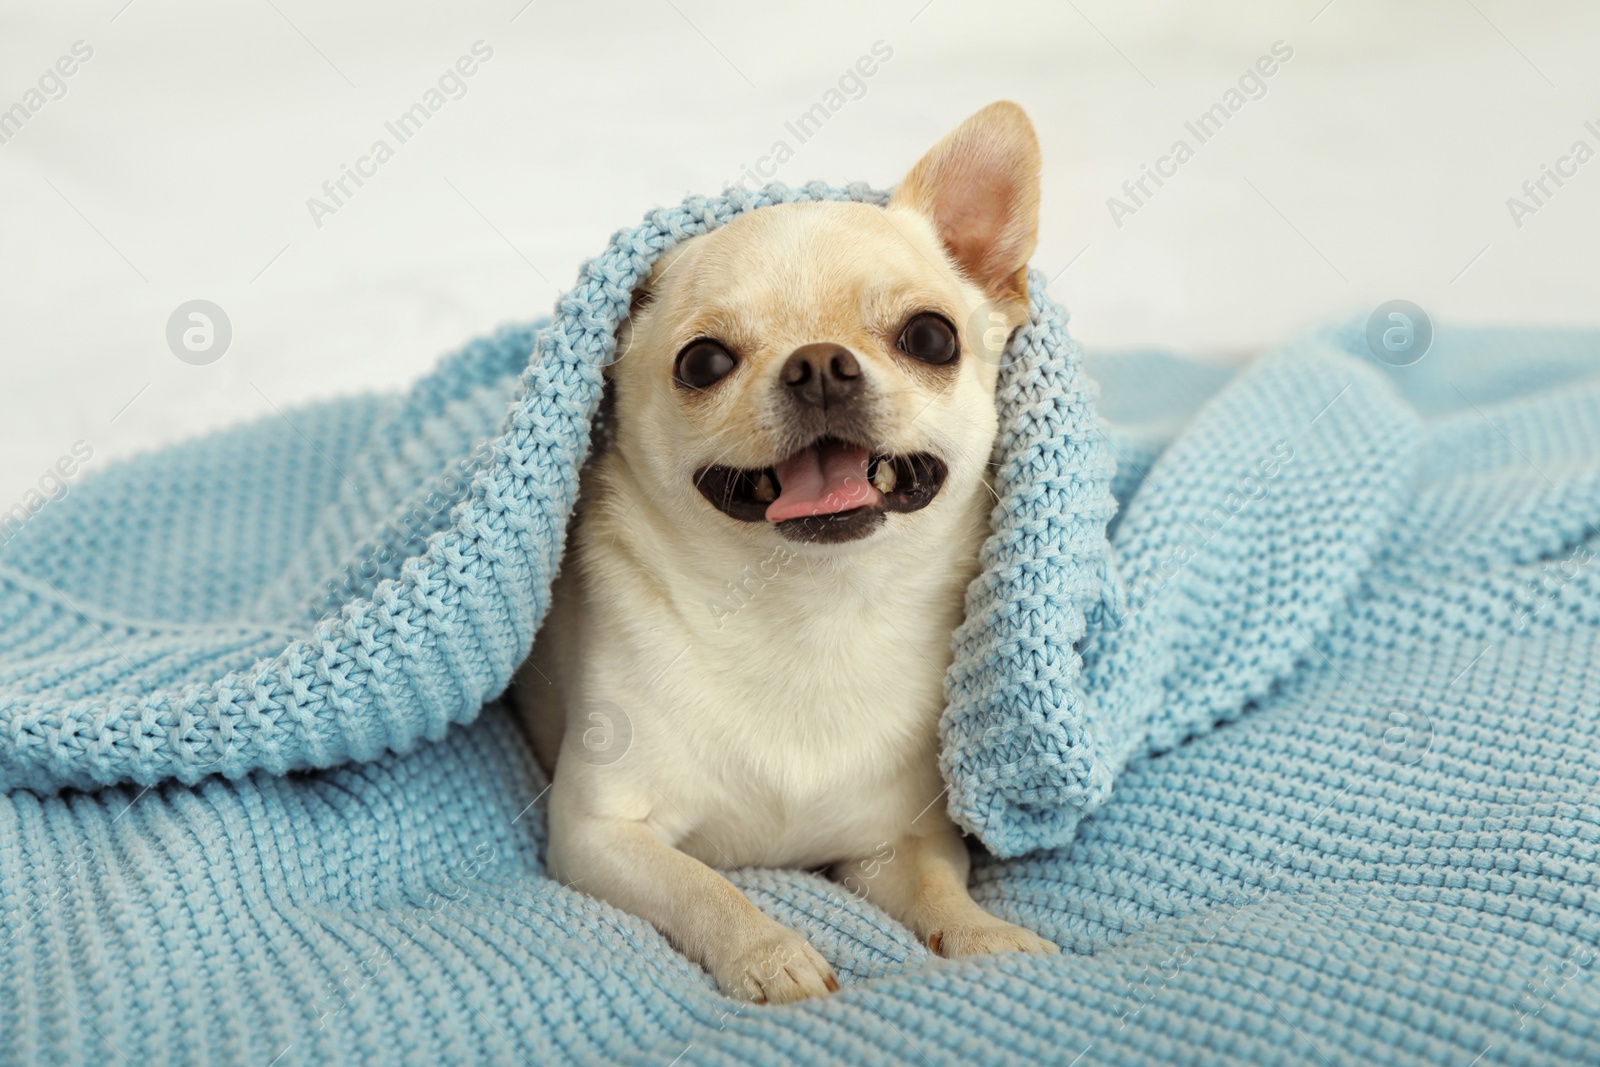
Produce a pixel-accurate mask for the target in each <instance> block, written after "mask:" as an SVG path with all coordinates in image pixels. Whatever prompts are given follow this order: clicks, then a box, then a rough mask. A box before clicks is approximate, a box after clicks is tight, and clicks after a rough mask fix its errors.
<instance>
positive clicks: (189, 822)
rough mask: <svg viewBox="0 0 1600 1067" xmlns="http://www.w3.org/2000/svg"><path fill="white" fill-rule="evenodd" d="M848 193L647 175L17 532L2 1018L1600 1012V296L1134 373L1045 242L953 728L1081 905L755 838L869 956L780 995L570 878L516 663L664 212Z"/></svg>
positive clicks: (1421, 1018) (374, 1051) (1160, 1040)
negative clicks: (992, 943) (869, 895)
mask: <svg viewBox="0 0 1600 1067" xmlns="http://www.w3.org/2000/svg"><path fill="white" fill-rule="evenodd" d="M807 199H857V200H866V201H868V202H872V203H882V202H883V198H882V196H881V194H877V193H874V192H872V191H870V190H867V189H865V188H862V187H851V188H849V189H833V188H827V187H823V186H820V185H813V186H808V187H806V188H804V189H788V188H783V187H779V186H773V187H769V188H768V189H766V190H764V191H763V192H761V193H759V194H744V193H742V192H739V191H733V192H730V193H729V194H727V195H726V196H724V197H721V198H712V199H701V198H695V199H691V200H689V201H687V202H685V203H684V205H683V206H681V207H679V208H674V209H664V210H659V211H656V212H653V213H652V214H650V215H649V216H648V217H647V218H646V220H645V221H644V223H643V224H641V225H640V226H637V227H635V228H633V229H630V230H624V231H621V232H619V233H618V234H617V235H616V236H615V237H614V238H613V240H612V241H611V244H610V246H609V247H608V248H607V250H606V252H605V253H604V254H603V255H602V256H601V257H599V258H598V259H596V260H594V261H592V262H590V263H589V264H587V265H586V266H585V268H584V270H583V272H582V274H581V277H580V279H579V281H578V284H577V285H576V286H575V287H574V288H573V289H572V290H571V291H570V292H568V293H567V294H566V295H564V296H563V297H562V298H561V300H560V301H559V303H558V304H557V307H556V311H555V316H554V318H553V319H552V320H550V321H549V322H548V323H539V324H535V325H533V326H527V327H517V328H508V329H504V330H501V331H500V332H498V333H496V334H495V335H493V336H491V337H488V338H485V339H481V340H477V341H474V342H472V343H471V344H468V345H467V346H466V347H465V348H463V349H462V350H461V351H460V352H458V353H456V354H455V355H453V356H451V357H450V358H449V359H447V360H446V361H445V362H444V363H443V364H442V365H441V366H440V368H439V369H438V370H437V371H436V372H435V373H434V374H432V375H431V376H429V377H428V378H426V379H424V380H423V381H421V382H420V383H418V384H417V385H416V386H415V387H414V388H412V389H411V390H410V391H408V392H407V393H406V394H404V395H403V396H379V397H363V398H355V399H348V400H342V401H335V402H330V403H324V404H320V405H314V406H311V407H308V408H305V409H302V410H298V411H294V412H291V413H289V414H287V415H286V416H284V417H278V416H273V417H271V418H268V419H266V420H264V421H262V422H259V423H256V424H253V425H248V426H244V427H241V428H238V429H235V430H231V431H227V432H223V433H218V434H213V435H210V436H208V437H206V438H203V439H201V440H197V441H193V442H190V443H188V444H186V445H183V446H180V447H175V448H171V449H168V450H165V451H162V452H159V453H156V454H153V455H149V456H146V457H143V458H140V459H137V460H134V461H130V462H126V463H123V464H121V465H120V466H117V467H116V468H114V469H113V470H110V471H107V472H106V473H105V474H104V475H102V476H100V477H98V478H93V479H89V480H88V481H86V482H84V483H82V484H81V485H78V486H76V487H74V488H73V489H72V491H71V493H70V495H69V496H67V497H65V498H64V499H61V500H58V501H53V502H50V503H48V504H47V505H46V506H45V507H44V508H42V509H41V510H40V511H39V512H38V513H37V514H36V515H34V516H33V517H32V518H31V520H30V521H28V522H27V523H26V525H24V526H22V528H21V529H20V530H17V531H16V532H15V536H14V537H12V538H11V539H10V540H9V542H8V543H7V544H5V546H4V547H3V548H0V788H3V789H4V791H5V793H4V798H3V800H0V1063H105V1062H114V1061H117V1060H126V1061H128V1062H131V1063H153V1064H154V1063H160V1064H168V1063H196V1064H200V1063H256V1064H262V1065H265V1064H269V1063H276V1064H280V1065H283V1067H288V1065H292V1064H297V1063H330V1064H331V1063H373V1064H385V1065H388V1064H397V1063H416V1064H429V1065H435V1064H453V1063H502V1062H503V1063H526V1062H550V1061H558V1060H559V1061H573V1062H595V1063H637V1064H655V1065H665V1064H668V1063H674V1062H677V1063H684V1064H688V1063H713V1062H715V1063H728V1064H735V1063H751V1062H756V1063H784V1062H851V1061H863V1062H906V1063H929V1064H933V1063H951V1064H955V1063H962V1064H965V1063H973V1062H990V1061H995V1060H1000V1059H1015V1060H1016V1061H1018V1062H1030V1063H1031V1062H1059V1063H1071V1062H1075V1061H1076V1057H1079V1056H1080V1055H1082V1056H1084V1057H1085V1058H1084V1062H1085V1063H1089V1062H1099V1063H1113V1062H1115V1063H1180V1062H1218V1063H1222V1062H1226V1063H1247V1062H1248V1063H1256V1062H1259V1063H1278V1062H1282V1063H1318V1062H1327V1063H1337V1064H1347V1063H1422V1062H1432V1063H1444V1064H1460V1065H1462V1067H1465V1065H1466V1064H1467V1063H1469V1062H1471V1061H1473V1058H1474V1057H1475V1056H1479V1055H1483V1056H1484V1062H1487V1063H1552V1064H1556V1063H1559V1064H1566V1063H1577V1062H1596V1060H1597V1059H1600V980H1597V979H1596V977H1595V976H1594V975H1593V974H1592V973H1591V968H1590V964H1591V962H1592V961H1593V959H1594V955H1595V952H1596V942H1597V940H1600V856H1597V848H1600V793H1597V792H1596V789H1597V785H1600V753H1597V752H1596V748H1597V746H1596V745H1595V742H1594V732H1595V731H1594V727H1595V723H1596V722H1597V720H1600V655H1597V653H1600V640H1597V637H1600V581H1597V578H1596V568H1595V567H1593V566H1591V565H1590V564H1591V563H1592V562H1593V552H1594V550H1595V531H1596V527H1597V526H1600V335H1597V334H1594V333H1580V332H1557V331H1540V332H1532V331H1511V330H1503V331H1496V330H1465V329H1449V328H1441V329H1440V331H1439V335H1438V337H1437V339H1436V340H1435V342H1434V344H1433V346H1432V350H1431V351H1428V352H1426V354H1425V355H1424V357H1423V358H1422V359H1420V360H1418V361H1416V362H1414V363H1411V364H1410V365H1408V366H1402V367H1391V366H1387V365H1385V364H1384V363H1382V362H1380V361H1378V360H1377V359H1375V358H1374V357H1373V356H1372V354H1371V353H1370V352H1369V351H1368V350H1367V346H1366V341H1365V338H1364V334H1363V331H1362V330H1361V328H1360V326H1359V324H1358V325H1355V326H1350V327H1335V328H1331V329H1328V330H1324V331H1321V332H1319V333H1316V334H1313V335H1311V336H1309V337H1307V338H1304V339H1302V340H1300V341H1297V342H1294V343H1291V344H1289V345H1287V346H1285V347H1283V348H1281V349H1278V350H1276V351H1273V352H1271V353H1269V354H1267V355H1265V356H1263V357H1261V358H1260V359H1258V360H1257V361H1255V362H1254V363H1253V364H1251V365H1250V366H1248V367H1247V368H1245V369H1243V370H1240V371H1238V372H1237V373H1232V372H1229V371H1226V370H1217V369H1207V368H1200V367H1195V366H1190V365H1185V364H1183V363H1181V362H1179V361H1176V360H1172V359H1169V358H1167V357H1163V356H1158V355H1140V356H1125V357H1119V358H1107V359H1103V360H1098V361H1094V362H1093V363H1092V364H1091V365H1090V367H1089V371H1088V373H1086V370H1085V365H1084V360H1083V359H1082V358H1081V357H1080V354H1079V353H1078V351H1077V349H1076V348H1075V346H1074V345H1073V343H1072V342H1071V341H1070V340H1069V338H1068V337H1067V334H1066V330H1065V317H1064V315H1063V313H1062V312H1061V311H1060V310H1059V309H1058V308H1057V307H1055V305H1053V304H1052V303H1051V301H1050V300H1049V298H1048V297H1047V295H1046V293H1045V285H1044V281H1043V279H1042V278H1040V277H1037V276H1036V277H1034V279H1033V283H1032V286H1031V288H1032V319H1031V322H1030V323H1029V324H1028V325H1027V326H1026V327H1024V328H1023V329H1022V330H1021V331H1019V333H1018V334H1017V335H1016V337H1014V339H1013V341H1012V344H1011V346H1010V348H1009V349H1008V350H1007V353H1006V357H1005V360H1006V362H1005V365H1004V367H1003V369H1002V372H1001V387H1000V392H999V405H1000V415H1001V438H1000V442H999V445H998V448H997V455H996V457H995V458H996V465H995V468H994V474H995V482H994V488H995V491H996V496H997V501H996V504H995V507H994V512H993V522H992V527H993V533H992V536H991V537H990V538H989V540H988V542H987V543H986V544H985V546H984V548H983V570H982V574H981V576H980V577H979V578H978V579H977V580H976V581H975V582H974V583H973V585H972V587H971V589H970V590H969V593H968V598H967V621H966V622H965V623H964V625H963V626H962V627H961V629H960V630H959V631H958V633H957V634H956V636H955V639H954V662H953V665H952V667H951V669H950V671H949V674H948V678H947V685H946V693H947V697H948V708H947V710H946V711H945V714H944V718H943V721H942V730H943V736H944V739H945V747H944V754H943V760H942V767H943V770H944V773H945V777H946V780H947V783H948V785H949V796H948V803H949V808H950V811H951V813H952V815H953V816H954V817H955V818H956V819H957V821H958V822H959V823H960V824H961V825H962V826H963V827H964V828H966V829H967V830H969V831H970V832H971V833H973V834H974V835H975V836H976V837H977V838H978V839H979V840H981V841H982V843H983V844H984V845H985V846H987V849H988V853H989V854H987V855H985V856H983V857H982V858H980V860H979V862H978V863H977V866H976V870H975V874H974V894H975V896H976V897H977V898H978V900H979V901H980V902H981V903H983V904H984V905H985V906H986V907H988V908H989V909H990V910H992V911H994V912H995V913H997V914H1000V915H1003V916H1005V917H1006V918H1009V919H1012V920H1014V921H1016V922H1020V923H1022V924H1024V925H1026V926H1028V927H1030V928H1032V929H1034V930H1037V931H1039V932H1041V933H1042V934H1044V935H1045V936H1047V937H1050V938H1052V939H1053V940H1055V941H1056V942H1058V943H1059V944H1060V945H1062V946H1063V948H1064V949H1065V951H1064V952H1063V954H1062V955H1060V956H1058V957H1051V958H1044V957H1031V956H1029V957H1020V956H1004V957H991V958H984V959H972V960H964V961H958V962H946V961H943V960H940V959H937V958H936V957H932V956H930V955H929V953H928V952H927V950H926V949H925V948H924V947H923V946H922V945H920V944H918V943H917V942H916V941H915V940H914V939H913V938H912V937H911V936H910V935H909V933H908V932H907V931H906V930H904V929H903V928H901V927H899V926H898V925H896V924H895V923H893V922H892V921H890V920H889V919H887V918H886V917H885V916H884V915H883V914H882V913H881V912H880V911H878V910H877V909H876V908H875V907H873V906H872V905H871V904H870V903H867V902H864V901H861V900H858V899H856V898H855V897H853V896H851V895H850V894H848V893H846V892H845V891H844V890H843V889H841V888H839V887H837V886H835V885H833V884H832V883H829V882H827V881H825V880H824V879H822V878H821V877H819V876H817V875H815V874H811V873H806V872H799V871H770V870H747V871H738V872H732V875H731V876H732V877H733V879H734V880H735V882H736V883H737V884H738V885H739V886H740V887H741V888H742V889H744V891H745V892H746V893H748V894H749V895H750V897H751V898H752V899H753V900H755V901H756V902H757V903H758V904H759V905H760V906H761V907H763V908H764V909H766V910H768V911H769V912H770V913H771V914H773V915H774V916H776V917H777V918H778V919H780V920H781V921H783V922H786V923H788V924H791V925H793V926H794V927H796V928H797V929H799V930H801V931H802V932H804V933H805V934H806V935H807V936H808V937H809V938H810V939H811V940H812V942H813V943H814V944H815V945H816V946H817V947H818V948H819V950H821V952H822V953H823V954H824V955H825V956H826V957H827V958H828V959H829V960H830V962H831V963H832V964H833V966H834V967H835V968H836V970H837V971H838V973H839V975H840V979H841V982H842V984H843V989H842V990H841V992H840V993H839V994H837V995H835V996H833V997H831V998H828V999H826V1000H822V1001H813V1002H808V1003H804V1004H800V1005H794V1006H789V1007H784V1008H759V1007H751V1006H741V1005H740V1004H738V1003H737V1002H734V1001H731V1000H728V999H726V998H724V997H722V996H720V995H719V994H718V993H717V992H716V990H715V987H714V985H713V984H712V982H711V980H710V979H709V977H707V976H706V975H705V974H704V973H703V972H702V971H701V970H700V969H699V968H698V967H696V966H694V965H693V964H690V963H689V962H687V961H686V960H685V959H684V958H683V957H682V956H680V955H679V954H678V953H676V952H675V951H673V949H672V948H671V947H670V946H669V945H668V944H667V943H666V942H665V940H664V939H663V938H661V937H660V936H659V935H657V934H656V933H655V932H654V931H653V930H652V929H651V928H650V927H649V926H648V925H647V924H645V923H643V922H641V921H640V920H637V919H635V918H633V917H631V916H629V915H627V914H625V913H623V912H620V911H618V910H616V909H614V908H611V907H609V906H607V905H604V904H601V903H599V902H597V901H595V900H593V899H591V898H589V897H587V896H585V895H584V894H583V893H582V892H581V890H582V887H581V886H575V887H574V886H563V885H559V884H557V883H554V882H552V881H550V880H548V879H547V878H545V877H544V875H543V868H542V863H541V850H542V847H543V843H544V840H545V831H544V821H543V808H542V804H543V800H542V794H543V791H544V789H545V787H546V782H545V781H544V779H543V776H542V775H541V773H540V772H539V770H538V769H537V767H536V766H535V765H534V764H533V763H532V761H531V759H530V757H529V755H528V750H527V747H526V745H525V744H524V742H523V740H522V738H521V735H520V733H519V732H518V729H517V727H516V724H515V723H514V721H513V719H512V717H511V715H510V713H509V712H508V711H507V709H506V707H505V706H504V704H503V703H501V702H499V701H498V700H496V699H495V698H496V697H497V696H498V695H499V694H500V693H501V692H502V690H503V689H504V688H505V686H506V685H507V683H508V682H509V680H510V678H511V676H512V673H513V671H514V670H515V668H516V666H517V665H518V663H519V662H520V661H521V659H522V658H523V657H524V655H525V654H526V652H527V650H528V648H529V646H530V643H531V641H532V640H533V637H534V634H535V631H536V629H537V626H538V624H539V622H540V620H541V618H542V617H543V614H544V610H545V607H546V605H547V603H548V596H549V587H550V582H551V579H552V577H553V575H554V573H555V571H556V568H557V566H558V563H559V561H560V558H561V552H562V545H563V537H564V531H565V528H566V525H567V520H568V518H569V515H570V512H571V508H572V505H573V501H574V498H575V495H576V490H577V484H578V474H579V470H580V468H581V465H582V463H583V460H584V458H585V456H586V455H587V453H588V449H589V441H590V433H591V424H592V420H593V418H594V416H595V413H596V410H597V407H598V404H599V399H600V394H601V388H602V380H603V367H604V365H605V363H606V362H607V361H608V360H610V359H612V358H614V356H615V351H614V349H615V345H614V334H615V330H616V327H617V325H618V322H619V321H620V319H621V318H622V317H623V316H624V315H625V314H626V313H627V309H628V305H629V298H630V294H631V292H632V290H633V289H634V287H635V286H636V285H637V283H638V282H639V281H640V280H641V279H642V278H643V277H644V276H645V275H646V274H647V273H648V270H649V267H650V264H651V263H652V262H653V261H654V259H655V257H657V256H658V255H659V254H660V253H661V252H662V251H663V250H664V249H666V248H668V247H670V246H671V245H673V244H674V243H676V242H678V241H682V240H685V239H687V238H690V237H692V236H695V235H697V234H700V233H704V232H706V231H708V230H710V229H712V228H715V227H716V226H719V225H721V224H723V223H725V222H727V221H728V220H729V219H730V218H732V217H734V216H736V215H738V214H740V213H741V212H744V211H748V210H752V209H754V208H758V207H761V206H764V205H767V204H771V203H774V202H782V201H793V200H807ZM1091 377H1092V378H1094V379H1097V380H1098V382H1099V388H1100V391H1101V397H1100V400H1099V402H1098V409H1099V413H1098V415H1097V413H1096V410H1095V408H1096V403H1095V401H1094V396H1095V386H1093V385H1091V383H1090V378H1091ZM779 580H786V579H779ZM793 580H800V579H799V578H795V579H793ZM708 610H711V605H710V602H709V598H708ZM616 758H619V759H626V752H625V751H622V752H621V753H620V754H619V755H617V757H616ZM890 862H892V860H890ZM1485 1050H1488V1051H1487V1052H1486V1051H1485Z"/></svg>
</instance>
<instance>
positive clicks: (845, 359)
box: [779, 342, 861, 408]
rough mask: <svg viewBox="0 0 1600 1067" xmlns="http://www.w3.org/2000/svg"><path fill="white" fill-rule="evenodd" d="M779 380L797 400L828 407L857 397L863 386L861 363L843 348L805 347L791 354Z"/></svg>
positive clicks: (840, 346)
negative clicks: (781, 380)
mask: <svg viewBox="0 0 1600 1067" xmlns="http://www.w3.org/2000/svg"><path fill="white" fill-rule="evenodd" d="M779 377H781V378H782V379H783V384H784V385H785V386H787V387H788V390H789V395H790V396H792V397H794V398H795V399H796V400H797V401H799V402H800V403H802V404H809V405H810V406H812V407H817V408H825V407H827V406H829V405H830V404H838V403H841V402H844V401H849V400H852V399H854V398H855V395H856V394H857V393H858V392H859V391H860V387H861V364H859V363H857V362H856V357H855V356H853V355H851V354H850V350H849V349H848V348H845V347H844V346H843V345H836V344H831V343H826V342H824V343H822V344H814V345H801V346H800V347H799V348H797V349H795V350H794V351H793V352H791V353H789V358H788V359H787V360H785V361H784V364H783V371H782V373H781V374H780V375H779Z"/></svg>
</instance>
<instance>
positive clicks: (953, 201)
mask: <svg viewBox="0 0 1600 1067" xmlns="http://www.w3.org/2000/svg"><path fill="white" fill-rule="evenodd" d="M890 204H891V206H895V207H909V208H912V209H913V210H915V211H917V212H919V213H921V214H922V215H923V216H924V217H926V218H927V219H928V220H929V221H930V222H932V223H933V227H934V229H935V230H937V231H938V233H939V238H940V240H941V241H943V242H944V247H945V251H946V252H948V253H949V255H950V258H951V259H953V260H954V261H955V263H956V266H958V267H960V268H961V272H962V273H963V274H964V275H966V276H967V277H968V278H969V279H970V280H971V281H972V282H974V283H975V284H976V285H978V286H979V287H980V288H981V289H983V291H984V292H985V293H987V294H988V295H989V296H990V297H993V298H995V299H998V300H1008V301H1009V300H1021V301H1022V302H1023V305H1024V306H1026V303H1027V297H1028V277H1027V274H1028V257H1029V256H1031V255H1032V254H1033V246H1034V243H1035V241H1036V240H1037V239H1038V234H1039V139H1038V138H1037V137H1036V136H1035V135H1034V132H1033V123H1031V122H1029V121H1028V116H1027V113H1026V112H1024V111H1023V110H1022V108H1020V107H1018V106H1017V105H1016V104H1013V103H1011V102H1010V101H1009V100H1002V101H999V102H998V103H993V104H990V105H989V106H988V107H986V108H984V109H983V110H982V111H979V112H978V113H977V114H975V115H973V116H972V117H971V118H969V119H967V121H965V122H963V123H962V124H961V125H960V126H957V127H956V128H955V130H953V131H952V132H951V133H949V134H948V135H946V136H945V138H944V140H942V141H940V142H939V143H938V144H936V145H934V146H933V148H931V149H929V151H928V154H927V155H925V156H923V157H922V159H921V160H920V161H919V162H918V163H917V165H916V166H915V167H912V168H911V173H909V174H907V175H906V177H905V180H904V181H902V182H901V183H900V184H899V186H897V187H896V188H895V191H894V197H893V198H892V199H891V200H890Z"/></svg>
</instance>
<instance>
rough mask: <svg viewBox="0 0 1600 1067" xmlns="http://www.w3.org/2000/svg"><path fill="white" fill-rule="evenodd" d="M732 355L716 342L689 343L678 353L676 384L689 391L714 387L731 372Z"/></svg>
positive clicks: (705, 339) (733, 360) (707, 340)
mask: <svg viewBox="0 0 1600 1067" xmlns="http://www.w3.org/2000/svg"><path fill="white" fill-rule="evenodd" d="M735 362H737V361H736V360H735V359H734V358H733V353H732V352H729V351H728V350H727V349H726V348H724V347H723V346H722V345H720V344H718V343H717V342H716V341H712V340H709V339H707V338H701V339H700V340H698V341H691V342H690V343H689V345H688V347H686V348H685V349H684V350H683V351H682V352H679V353H678V375H677V376H678V384H679V385H682V386H685V387H687V388H689V389H704V388H706V387H707V386H712V385H716V384H717V383H718V382H720V381H722V379H724V378H726V377H727V376H728V374H729V373H730V372H731V371H732V370H733V366H734V363H735Z"/></svg>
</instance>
